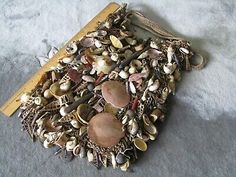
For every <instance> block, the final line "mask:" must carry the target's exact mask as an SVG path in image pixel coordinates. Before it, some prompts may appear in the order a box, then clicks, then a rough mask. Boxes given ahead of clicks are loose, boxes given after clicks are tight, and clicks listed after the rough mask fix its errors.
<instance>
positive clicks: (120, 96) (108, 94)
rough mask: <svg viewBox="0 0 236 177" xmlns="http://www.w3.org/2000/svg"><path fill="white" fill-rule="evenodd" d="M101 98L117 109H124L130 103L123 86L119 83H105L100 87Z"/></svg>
mask: <svg viewBox="0 0 236 177" xmlns="http://www.w3.org/2000/svg"><path fill="white" fill-rule="evenodd" d="M102 96H103V98H104V99H105V100H106V102H108V103H111V104H112V105H113V106H114V107H117V108H122V107H125V106H126V105H127V104H128V103H129V101H130V95H129V94H128V93H127V91H126V89H125V85H124V84H123V83H122V82H119V81H106V82H105V83H104V84H103V85H102Z"/></svg>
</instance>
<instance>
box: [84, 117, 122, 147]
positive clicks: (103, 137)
mask: <svg viewBox="0 0 236 177" xmlns="http://www.w3.org/2000/svg"><path fill="white" fill-rule="evenodd" d="M88 136H89V138H90V140H91V141H92V142H94V143H96V144H97V145H99V146H101V147H112V146H115V145H116V144H118V143H119V141H120V139H121V138H123V137H124V132H123V131H122V123H121V122H120V121H119V120H118V119H117V118H116V117H115V116H114V115H113V114H111V113H99V114H97V115H95V116H94V117H93V118H92V119H91V120H90V121H89V124H88Z"/></svg>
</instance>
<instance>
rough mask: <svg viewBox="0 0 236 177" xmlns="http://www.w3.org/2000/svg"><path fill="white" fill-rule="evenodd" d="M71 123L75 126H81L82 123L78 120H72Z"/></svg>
mask: <svg viewBox="0 0 236 177" xmlns="http://www.w3.org/2000/svg"><path fill="white" fill-rule="evenodd" d="M70 124H71V125H72V126H73V127H74V128H80V123H79V122H78V121H77V120H72V121H71V122H70Z"/></svg>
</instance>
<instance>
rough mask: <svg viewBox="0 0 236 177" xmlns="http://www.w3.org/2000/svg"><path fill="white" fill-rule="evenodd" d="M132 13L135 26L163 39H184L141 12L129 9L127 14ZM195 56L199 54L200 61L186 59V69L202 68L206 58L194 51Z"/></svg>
mask: <svg viewBox="0 0 236 177" xmlns="http://www.w3.org/2000/svg"><path fill="white" fill-rule="evenodd" d="M129 15H132V16H133V17H136V19H137V21H133V20H132V21H131V23H132V24H133V25H135V26H138V27H140V28H142V29H144V30H147V31H149V32H151V33H152V34H154V35H156V36H157V37H159V38H163V39H169V40H179V41H186V40H185V39H183V38H180V37H177V36H175V35H173V34H172V33H170V32H169V31H167V30H165V29H164V28H162V27H161V26H160V25H159V24H158V23H157V22H154V21H152V20H150V19H148V18H147V17H145V16H144V15H143V14H142V13H140V12H138V11H130V13H129V14H128V16H129ZM195 56H199V58H200V62H199V63H198V64H192V63H191V60H189V59H186V62H187V63H188V67H187V68H186V69H187V70H190V69H191V68H193V69H198V70H199V69H202V68H203V67H204V65H205V64H206V59H205V58H204V57H203V56H202V55H201V54H199V53H195Z"/></svg>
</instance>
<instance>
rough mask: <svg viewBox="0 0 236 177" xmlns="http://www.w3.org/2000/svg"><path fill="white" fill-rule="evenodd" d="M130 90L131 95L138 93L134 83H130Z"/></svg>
mask: <svg viewBox="0 0 236 177" xmlns="http://www.w3.org/2000/svg"><path fill="white" fill-rule="evenodd" d="M129 88H130V91H131V93H133V94H135V93H136V88H135V86H134V84H133V82H129Z"/></svg>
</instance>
